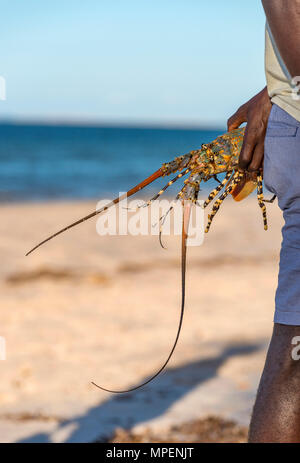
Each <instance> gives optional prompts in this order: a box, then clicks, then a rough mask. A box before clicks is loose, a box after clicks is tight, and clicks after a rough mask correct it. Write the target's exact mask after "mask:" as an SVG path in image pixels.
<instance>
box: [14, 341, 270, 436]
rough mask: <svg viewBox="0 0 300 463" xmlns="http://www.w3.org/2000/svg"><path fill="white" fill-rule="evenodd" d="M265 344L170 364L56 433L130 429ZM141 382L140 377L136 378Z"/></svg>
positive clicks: (233, 346) (59, 427) (229, 347)
mask: <svg viewBox="0 0 300 463" xmlns="http://www.w3.org/2000/svg"><path fill="white" fill-rule="evenodd" d="M263 348H265V342H259V343H257V344H251V343H239V344H231V345H227V346H225V347H223V348H222V349H221V352H220V353H219V355H217V356H215V357H209V358H204V359H201V360H198V361H195V362H191V363H189V364H186V365H182V366H179V367H175V368H169V369H168V370H166V371H165V372H164V373H162V375H161V376H159V377H158V378H157V379H156V380H155V381H154V382H153V383H150V384H149V385H147V386H145V387H144V388H143V389H140V390H138V391H135V392H133V393H128V394H120V395H109V396H108V399H107V400H106V401H103V402H101V403H100V404H99V405H97V406H95V407H92V408H90V409H89V410H87V411H86V413H84V414H83V415H81V416H75V417H73V418H71V419H68V420H64V421H62V422H60V423H59V424H58V425H57V428H56V429H55V433H57V432H60V431H62V432H63V430H64V428H69V429H71V431H69V432H68V433H67V437H66V438H65V439H63V440H64V442H91V441H93V440H96V439H97V438H103V439H105V437H108V436H110V435H112V434H113V432H114V430H115V429H116V427H122V428H125V429H129V428H131V427H133V426H135V425H137V424H138V423H143V422H146V421H148V420H151V419H153V418H157V417H159V416H161V415H162V414H164V413H165V412H166V410H168V409H169V408H170V407H171V406H172V405H173V404H174V403H175V402H177V401H178V400H180V399H181V398H182V397H184V396H185V395H186V394H188V393H190V392H191V391H192V390H193V389H195V388H196V387H198V386H199V385H201V384H202V383H204V382H206V381H209V380H210V379H212V378H214V377H215V376H216V375H217V373H218V370H219V368H220V367H221V366H222V365H223V364H224V363H225V362H226V361H227V360H228V359H229V358H232V357H235V356H247V355H250V354H252V353H254V352H256V351H259V350H261V349H263ZM139 382H140V381H139ZM51 434H52V433H51V432H50V433H37V434H34V435H32V436H29V437H27V438H25V439H22V440H20V441H19V442H42V443H46V442H53V439H52V438H51Z"/></svg>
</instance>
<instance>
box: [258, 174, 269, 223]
mask: <svg viewBox="0 0 300 463" xmlns="http://www.w3.org/2000/svg"><path fill="white" fill-rule="evenodd" d="M263 198H264V195H263V186H262V176H261V174H258V175H257V200H258V204H259V206H260V207H261V211H262V216H263V222H264V229H265V230H268V222H267V209H266V206H265V203H264V201H263Z"/></svg>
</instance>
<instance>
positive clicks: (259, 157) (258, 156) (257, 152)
mask: <svg viewBox="0 0 300 463" xmlns="http://www.w3.org/2000/svg"><path fill="white" fill-rule="evenodd" d="M263 159H264V144H263V143H259V144H257V145H256V146H255V149H254V153H253V156H252V160H251V163H250V164H249V166H248V171H249V172H256V171H258V170H259V169H260V168H261V167H262V164H263Z"/></svg>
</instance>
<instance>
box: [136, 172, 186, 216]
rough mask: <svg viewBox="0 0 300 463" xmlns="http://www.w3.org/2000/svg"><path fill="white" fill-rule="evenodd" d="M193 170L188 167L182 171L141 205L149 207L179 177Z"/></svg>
mask: <svg viewBox="0 0 300 463" xmlns="http://www.w3.org/2000/svg"><path fill="white" fill-rule="evenodd" d="M190 171H191V169H186V170H185V171H184V172H180V174H178V175H177V176H176V177H175V178H173V179H172V180H170V181H169V182H168V183H167V184H166V185H165V186H164V187H163V188H162V189H161V190H160V191H159V192H158V193H157V194H156V195H155V196H153V198H151V199H149V201H147V202H146V203H145V204H142V205H141V206H139V207H148V206H150V204H151V203H152V202H153V201H156V200H157V199H158V198H159V197H160V196H161V195H162V194H163V193H164V192H165V191H166V190H167V189H168V188H169V187H170V186H171V185H173V183H175V182H176V181H177V180H178V179H180V178H181V177H184V176H185V175H186V174H188V173H189V172H190Z"/></svg>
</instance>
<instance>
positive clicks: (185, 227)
mask: <svg viewBox="0 0 300 463" xmlns="http://www.w3.org/2000/svg"><path fill="white" fill-rule="evenodd" d="M190 214H191V203H190V202H188V203H187V204H185V203H184V201H183V221H182V240H181V310H180V318H179V324H178V328H177V333H176V337H175V341H174V343H173V346H172V349H171V351H170V353H169V355H168V357H167V360H166V361H165V362H164V363H163V365H162V366H161V367H160V368H159V370H157V372H156V373H155V374H154V375H152V376H151V377H150V378H148V379H147V380H146V381H144V382H142V383H141V384H138V385H137V386H134V387H132V388H130V389H123V390H119V391H117V390H114V389H107V388H105V387H102V386H99V385H98V384H96V383H94V381H92V384H93V385H94V386H96V387H98V388H99V389H101V390H102V391H105V392H111V393H113V394H125V393H126V392H132V391H136V390H137V389H140V388H141V387H143V386H146V384H149V383H150V382H151V381H153V380H154V379H155V378H156V377H157V376H158V375H159V374H160V373H161V372H162V371H163V370H164V369H165V368H166V366H167V365H168V363H169V361H170V359H171V357H172V355H173V352H174V350H175V348H176V346H177V343H178V339H179V336H180V333H181V328H182V322H183V316H184V304H185V274H186V240H187V237H188V227H189V221H190Z"/></svg>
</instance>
